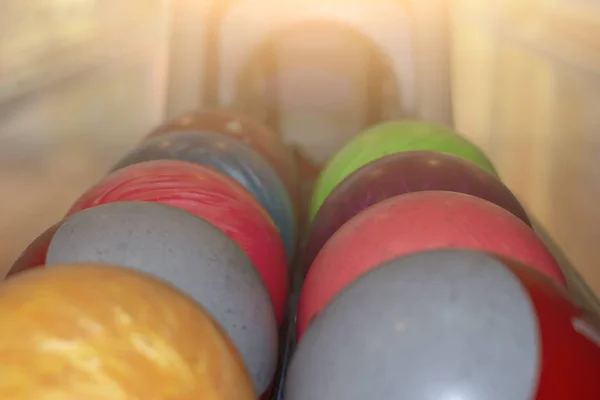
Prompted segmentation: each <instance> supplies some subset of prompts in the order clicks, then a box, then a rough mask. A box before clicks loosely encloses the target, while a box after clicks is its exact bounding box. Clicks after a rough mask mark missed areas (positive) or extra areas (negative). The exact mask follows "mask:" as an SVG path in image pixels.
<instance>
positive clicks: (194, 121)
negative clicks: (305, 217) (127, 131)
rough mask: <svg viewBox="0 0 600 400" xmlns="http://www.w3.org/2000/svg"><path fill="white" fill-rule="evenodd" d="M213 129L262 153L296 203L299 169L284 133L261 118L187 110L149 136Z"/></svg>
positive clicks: (232, 112) (226, 111)
mask: <svg viewBox="0 0 600 400" xmlns="http://www.w3.org/2000/svg"><path fill="white" fill-rule="evenodd" d="M189 130H197V131H211V132H217V133H220V134H222V135H226V136H230V137H233V138H235V139H237V140H239V141H241V142H244V143H245V144H246V145H248V146H250V147H252V148H253V149H254V150H256V151H257V152H258V153H260V154H261V155H262V156H263V157H264V158H265V159H266V160H267V161H268V162H269V163H270V164H271V165H272V166H273V168H275V170H276V171H277V173H278V174H279V176H280V177H281V179H282V181H283V183H284V184H285V186H286V187H287V189H288V191H289V193H290V197H291V198H292V201H293V202H294V203H295V204H297V202H298V201H299V199H298V187H297V185H298V172H297V171H296V166H295V164H294V158H293V155H292V153H291V151H290V149H289V148H288V147H287V146H286V144H285V143H284V142H283V139H282V138H281V136H279V135H278V134H277V133H276V132H274V131H273V130H271V129H269V128H268V127H267V126H266V125H263V124H261V123H260V122H259V121H257V120H254V119H252V118H249V117H248V116H245V115H243V114H240V113H237V112H234V111H231V110H224V109H212V110H202V111H192V112H188V113H186V114H184V115H182V116H180V117H178V118H175V119H174V120H172V121H169V122H167V123H166V124H164V125H162V126H160V127H158V128H157V129H155V130H154V131H153V132H151V133H150V135H149V137H150V138H151V137H154V136H157V135H164V134H171V133H173V132H178V131H189Z"/></svg>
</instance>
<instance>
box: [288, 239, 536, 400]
mask: <svg viewBox="0 0 600 400" xmlns="http://www.w3.org/2000/svg"><path fill="white" fill-rule="evenodd" d="M540 346H541V344H540V340H539V332H538V326H537V317H536V311H535V309H534V307H533V303H532V301H531V300H530V298H529V296H528V294H527V292H526V291H525V289H524V287H523V286H522V285H521V283H520V281H519V279H518V278H517V277H516V275H514V274H513V273H512V272H511V270H510V269H509V268H508V267H507V266H506V265H504V264H503V263H502V262H501V261H500V260H498V259H497V258H494V257H493V256H489V255H486V254H483V253H477V252H473V251H468V250H439V251H431V252H424V253H417V254H414V255H411V256H406V257H403V258H398V259H395V260H393V261H390V262H387V263H385V264H383V265H382V266H380V267H378V268H376V269H374V270H372V271H370V272H368V273H367V274H365V275H363V276H362V277H361V278H359V279H358V280H356V281H355V282H354V283H353V284H351V285H349V286H348V287H347V288H346V289H345V290H343V291H342V292H341V293H340V294H339V295H338V296H337V297H336V298H335V299H334V300H333V301H332V302H331V303H330V304H329V306H328V307H326V308H325V309H324V310H323V312H322V313H321V314H320V315H319V316H317V317H316V319H315V320H314V322H313V323H312V325H311V326H310V328H309V329H308V330H307V332H306V334H305V335H304V336H303V338H302V340H301V341H300V344H299V346H298V348H297V350H296V353H295V354H294V356H293V358H292V360H291V364H290V369H289V371H288V374H287V380H286V387H285V400H359V399H360V400H364V399H377V400H380V399H394V400H442V399H443V400H508V399H510V400H530V399H533V398H534V396H535V393H536V384H537V382H536V381H537V379H536V377H537V376H538V371H539V363H540V359H539V357H540V354H541V350H540Z"/></svg>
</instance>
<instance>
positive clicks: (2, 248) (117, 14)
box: [0, 0, 169, 275]
mask: <svg viewBox="0 0 600 400" xmlns="http://www.w3.org/2000/svg"><path fill="white" fill-rule="evenodd" d="M167 5H168V4H167V2H165V1H162V0H128V1H121V0H52V1H51V0H19V1H4V2H1V3H0V275H2V273H3V272H4V270H5V269H6V268H8V266H9V264H10V263H12V261H13V260H14V259H15V258H16V257H17V256H18V255H19V254H20V252H21V251H22V250H23V249H24V247H25V246H26V245H27V244H28V243H29V242H30V241H31V240H32V239H33V238H35V237H36V236H37V235H38V234H39V233H41V232H42V231H43V230H45V229H46V228H47V227H49V226H50V225H52V224H53V223H54V222H56V221H57V220H58V219H60V218H61V217H62V216H63V215H64V212H65V211H66V210H67V208H68V207H69V206H70V204H71V203H72V202H73V201H74V200H75V199H76V198H77V196H78V195H79V194H80V193H81V192H82V191H83V190H85V188H87V187H88V186H90V185H91V184H92V183H93V182H94V181H96V180H97V179H99V178H100V177H101V176H102V175H103V174H104V173H105V172H106V170H107V169H108V168H109V166H110V165H111V163H113V162H114V161H115V160H116V159H117V158H118V157H119V156H120V155H121V154H122V153H123V152H125V151H126V150H127V149H128V148H130V147H131V146H133V144H134V143H135V142H136V141H137V140H138V138H139V137H140V135H142V134H143V133H144V132H145V131H147V130H148V129H149V128H150V127H152V126H154V125H155V124H156V123H158V122H159V121H161V120H162V119H163V113H164V103H165V100H166V96H165V93H166V84H167V82H166V67H167V55H168V53H167V50H168V49H167V45H168V38H169V36H168V24H169V8H168V7H167Z"/></svg>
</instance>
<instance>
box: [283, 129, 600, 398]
mask: <svg viewBox="0 0 600 400" xmlns="http://www.w3.org/2000/svg"><path fill="white" fill-rule="evenodd" d="M311 217H312V224H311V227H310V234H309V235H308V240H307V243H306V245H305V247H304V251H303V252H302V254H301V264H300V265H301V268H300V270H299V271H298V276H299V278H298V280H297V281H296V282H295V283H294V284H295V285H299V284H300V283H299V282H300V281H301V280H302V279H303V278H305V279H304V280H303V282H301V291H300V294H299V299H298V302H297V316H296V336H297V341H298V344H297V347H296V349H295V352H294V354H293V356H292V358H291V362H290V364H289V369H288V371H287V376H286V381H285V389H284V393H285V400H314V399H327V400H329V399H332V400H333V399H344V400H352V399H357V400H358V399H364V398H366V397H371V398H377V399H384V398H385V399H411V400H434V399H485V400H505V399H512V400H529V399H538V400H558V399H567V398H569V399H575V398H577V399H582V400H583V399H585V400H592V399H598V398H600V381H598V380H597V379H596V377H597V376H598V374H599V373H600V330H599V329H598V325H597V323H596V319H595V316H593V315H590V314H589V313H587V312H586V311H584V310H583V309H581V308H579V306H578V305H577V304H576V303H575V302H574V301H573V300H572V298H571V297H570V294H569V293H568V291H567V289H566V278H565V276H564V275H563V271H562V270H561V268H560V267H559V265H558V263H557V261H556V260H555V258H554V256H553V255H552V253H551V252H550V251H549V249H548V248H547V247H546V245H545V244H544V243H543V242H542V240H541V239H540V238H539V237H538V236H537V234H536V233H535V231H534V229H532V224H531V221H530V219H529V218H528V216H527V213H526V212H525V211H524V209H523V207H522V206H521V204H520V203H519V201H518V200H517V199H516V197H515V196H514V195H513V194H512V193H511V191H510V190H509V189H508V188H507V187H506V186H505V185H504V184H503V183H502V182H501V180H500V179H499V177H498V175H497V174H496V171H495V169H494V167H493V166H492V164H491V163H490V161H489V160H488V159H487V158H486V156H485V154H483V153H482V152H481V151H480V150H479V149H478V148H477V147H476V146H474V145H473V144H472V143H470V142H469V141H468V140H467V139H466V138H464V137H462V136H461V135H459V134H458V133H455V132H453V131H451V130H449V129H446V128H444V127H440V126H436V125H432V124H427V123H423V122H415V121H392V122H386V123H383V124H380V125H376V126H373V127H371V128H369V129H367V130H366V131H364V132H363V133H361V134H359V135H358V136H357V137H355V138H354V139H353V140H352V141H351V142H349V143H348V144H347V145H346V146H345V147H343V148H342V149H341V150H340V151H339V152H338V153H337V154H336V155H334V156H333V158H332V159H331V160H330V162H329V163H328V164H327V165H326V166H325V167H324V169H323V170H322V172H321V175H320V176H319V179H318V180H317V182H316V185H315V188H314V192H313V198H312V202H311Z"/></svg>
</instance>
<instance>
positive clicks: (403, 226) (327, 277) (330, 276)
mask: <svg viewBox="0 0 600 400" xmlns="http://www.w3.org/2000/svg"><path fill="white" fill-rule="evenodd" d="M453 247H457V248H467V249H472V250H481V251H486V252H490V253H494V254H498V255H502V256H506V257H510V258H512V259H515V260H517V261H520V262H523V263H524V264H527V265H531V266H532V267H533V268H536V269H538V270H540V271H542V272H543V273H545V274H547V275H549V276H551V277H552V278H553V279H554V280H556V281H558V282H560V283H563V284H564V277H563V275H562V272H561V270H560V268H559V266H558V264H557V262H556V260H555V259H554V257H553V256H552V254H551V253H550V251H548V249H547V248H546V246H545V245H544V244H543V243H542V241H541V240H540V239H539V238H538V237H537V236H536V234H535V233H534V232H533V230H532V229H530V227H528V226H527V225H526V224H525V223H523V221H521V220H520V219H518V218H517V217H515V216H514V215H513V214H511V213H509V212H508V211H506V210H504V209H503V208H501V207H498V206H497V205H495V204H492V203H490V202H488V201H485V200H482V199H479V198H477V197H474V196H471V195H467V194H463V193H456V192H441V191H423V192H415V193H409V194H404V195H400V196H396V197H392V198H390V199H388V200H385V201H383V202H381V203H378V204H376V205H374V206H372V207H370V208H368V209H367V210H365V211H362V212H360V213H359V214H358V215H356V216H355V217H354V218H352V219H351V220H350V221H348V222H347V223H346V224H344V226H342V227H341V228H340V230H339V231H337V232H336V233H335V234H334V235H333V236H332V237H331V239H329V241H328V242H327V243H326V244H325V246H323V249H322V250H321V251H320V252H319V254H318V255H317V258H315V261H314V262H313V263H312V265H311V267H310V269H309V270H308V273H307V274H306V280H305V281H304V285H303V286H302V292H301V295H300V300H299V305H298V318H297V332H298V337H300V336H301V335H302V333H303V332H304V330H305V329H306V327H307V325H308V323H309V321H310V320H311V319H312V318H313V317H314V316H315V315H316V314H317V313H318V312H319V311H321V309H322V308H323V307H324V306H325V305H326V304H327V303H328V302H329V301H330V300H331V299H332V298H333V296H335V294H336V293H338V292H339V291H340V290H341V289H343V288H344V287H345V286H347V285H348V284H349V283H350V282H352V281H354V280H355V279H356V278H358V277H359V276H360V275H362V274H364V273H365V272H367V271H369V270H370V269H372V268H374V267H376V266H377V265H379V264H381V263H382V262H385V261H387V260H390V259H392V258H395V257H398V256H401V255H406V254H410V253H415V252H418V251H423V250H432V249H439V248H453Z"/></svg>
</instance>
